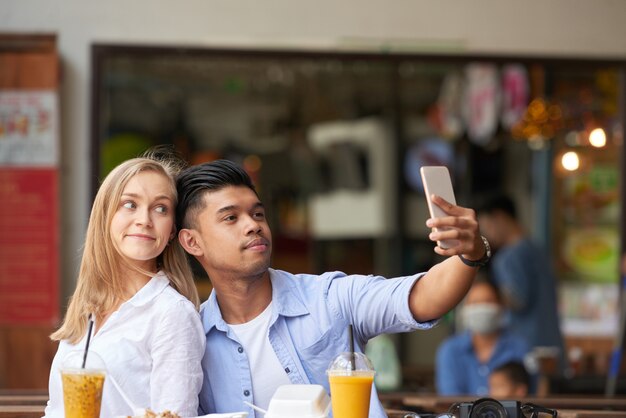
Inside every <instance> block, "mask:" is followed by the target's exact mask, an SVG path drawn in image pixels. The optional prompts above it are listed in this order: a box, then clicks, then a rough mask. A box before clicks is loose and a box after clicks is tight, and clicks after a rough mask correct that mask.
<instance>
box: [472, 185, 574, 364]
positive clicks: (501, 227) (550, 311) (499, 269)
mask: <svg viewBox="0 0 626 418" xmlns="http://www.w3.org/2000/svg"><path fill="white" fill-rule="evenodd" d="M478 215H479V221H480V225H481V230H482V231H483V233H484V234H485V236H486V237H487V239H489V242H490V243H491V245H492V247H493V249H494V250H495V254H494V256H493V260H492V262H491V265H490V268H491V271H492V276H493V278H494V279H495V280H496V283H497V285H498V287H499V288H500V291H501V292H502V296H503V300H504V304H505V305H506V307H507V308H508V310H509V318H508V319H509V320H510V323H509V326H510V327H511V328H512V329H514V330H515V331H516V332H517V333H519V334H520V335H521V336H523V337H524V338H525V339H526V341H527V342H528V344H530V346H531V348H532V347H556V348H558V349H559V350H560V351H561V355H562V350H563V340H562V336H561V331H560V328H559V318H558V312H557V296H556V279H555V277H554V272H553V270H552V266H551V264H550V260H549V259H548V257H547V253H546V251H545V250H544V249H542V248H540V247H539V246H537V245H536V244H535V243H533V242H532V241H531V240H530V239H529V238H528V237H527V236H526V234H525V233H524V229H523V228H522V226H521V224H520V223H519V221H518V219H517V210H516V208H515V204H514V203H513V201H512V200H511V198H509V197H507V196H496V197H492V198H490V199H489V200H487V201H485V202H484V204H483V205H482V207H481V208H480V209H479V212H478Z"/></svg>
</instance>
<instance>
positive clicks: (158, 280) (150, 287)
mask: <svg viewBox="0 0 626 418" xmlns="http://www.w3.org/2000/svg"><path fill="white" fill-rule="evenodd" d="M169 285H170V281H169V279H168V278H167V276H166V275H165V273H164V272H163V271H159V272H158V273H157V274H155V275H154V277H152V278H151V279H150V281H149V282H148V283H146V285H145V286H144V287H142V288H141V289H139V291H138V292H137V293H135V294H134V295H133V297H132V298H130V299H128V302H127V303H129V304H130V305H133V306H135V307H139V306H143V305H145V304H147V303H148V302H150V301H152V300H153V299H154V298H156V297H157V296H158V295H160V294H161V292H163V290H164V289H165V288H166V287H167V286H169Z"/></svg>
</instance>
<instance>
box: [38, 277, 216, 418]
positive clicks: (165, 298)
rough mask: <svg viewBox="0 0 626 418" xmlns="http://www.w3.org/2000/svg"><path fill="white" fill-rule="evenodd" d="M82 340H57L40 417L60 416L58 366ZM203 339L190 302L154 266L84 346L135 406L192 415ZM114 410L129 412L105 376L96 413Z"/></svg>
mask: <svg viewBox="0 0 626 418" xmlns="http://www.w3.org/2000/svg"><path fill="white" fill-rule="evenodd" d="M85 340H86V335H85V337H83V339H82V340H81V341H80V342H79V343H78V344H76V345H72V344H70V343H68V342H67V341H65V340H64V341H61V342H60V344H59V349H58V351H57V353H56V355H55V356H54V360H53V361H52V367H51V369H50V382H49V393H50V400H49V401H48V405H47V406H46V409H45V417H47V418H64V416H65V415H64V408H63V387H62V383H61V373H60V367H61V364H62V362H63V359H64V358H65V356H66V355H67V354H68V353H69V352H71V351H73V350H77V349H84V347H85ZM205 344H206V337H205V335H204V331H203V329H202V324H201V322H200V316H199V314H198V312H197V311H196V310H195V307H194V306H193V304H192V303H191V302H190V301H189V300H187V299H186V298H185V297H184V296H182V295H181V294H179V293H178V292H177V291H176V290H174V288H172V287H171V286H170V285H169V280H168V278H167V276H166V275H165V274H164V273H163V272H159V273H157V274H156V276H154V277H153V278H152V279H151V280H150V281H149V282H148V283H147V284H146V285H145V286H144V287H143V288H141V289H140V290H139V292H137V293H136V294H135V295H134V296H133V297H132V298H131V299H129V300H128V301H126V302H124V303H123V304H122V305H121V306H120V308H119V309H118V310H117V311H116V312H114V313H113V314H111V316H110V317H109V319H108V320H107V321H106V322H105V323H104V325H103V326H102V328H101V329H100V330H98V332H97V333H96V334H95V335H94V336H92V338H91V342H90V349H89V350H90V352H91V350H93V351H94V352H97V353H98V354H99V355H100V357H102V359H103V360H104V362H105V364H106V367H107V373H108V374H110V375H112V376H113V377H114V378H115V380H116V381H117V383H118V384H119V385H120V387H121V388H122V390H123V391H124V392H125V393H126V395H127V396H128V398H129V399H130V401H132V402H133V403H134V404H135V405H136V406H137V407H139V408H150V409H152V410H153V411H155V412H162V411H164V410H170V411H172V412H176V413H177V414H178V415H180V416H182V417H195V416H197V415H198V393H199V392H200V388H201V387H202V367H201V364H200V362H201V360H202V356H203V354H204V347H205ZM119 415H133V411H132V409H131V407H130V406H129V405H128V404H127V403H126V401H125V400H124V398H123V397H122V395H120V393H119V392H118V391H117V390H116V388H115V386H113V384H112V383H111V382H110V379H106V378H105V382H104V390H103V395H102V409H101V412H100V416H101V418H113V417H115V416H119Z"/></svg>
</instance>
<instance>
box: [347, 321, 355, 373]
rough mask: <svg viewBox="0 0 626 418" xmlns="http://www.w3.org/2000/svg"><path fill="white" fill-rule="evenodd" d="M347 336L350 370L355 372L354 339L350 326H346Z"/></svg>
mask: <svg viewBox="0 0 626 418" xmlns="http://www.w3.org/2000/svg"><path fill="white" fill-rule="evenodd" d="M348 336H349V338H350V370H356V364H354V337H353V335H352V324H350V325H348Z"/></svg>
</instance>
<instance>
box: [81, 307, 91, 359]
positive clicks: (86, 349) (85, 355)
mask: <svg viewBox="0 0 626 418" xmlns="http://www.w3.org/2000/svg"><path fill="white" fill-rule="evenodd" d="M88 321H89V330H88V331H87V343H86V344H85V354H83V366H82V367H81V369H84V368H85V365H86V364H87V353H88V352H89V341H90V340H91V331H92V330H93V314H89V320H88Z"/></svg>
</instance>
